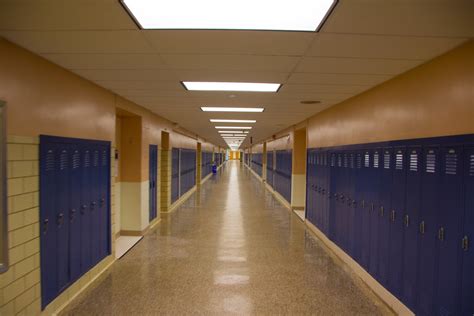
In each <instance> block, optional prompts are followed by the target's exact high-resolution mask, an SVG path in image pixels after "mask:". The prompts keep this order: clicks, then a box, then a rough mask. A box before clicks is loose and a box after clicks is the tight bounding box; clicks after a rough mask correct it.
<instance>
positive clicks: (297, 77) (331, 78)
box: [287, 72, 392, 86]
mask: <svg viewBox="0 0 474 316" xmlns="http://www.w3.org/2000/svg"><path fill="white" fill-rule="evenodd" d="M391 77H392V76H391V75H377V74H323V73H302V72H296V73H293V74H291V76H290V78H289V79H288V81H287V83H288V84H332V85H364V86H372V85H376V84H379V83H381V82H383V81H386V80H388V79H390V78H391Z"/></svg>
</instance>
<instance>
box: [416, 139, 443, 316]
mask: <svg viewBox="0 0 474 316" xmlns="http://www.w3.org/2000/svg"><path fill="white" fill-rule="evenodd" d="M421 181H422V184H421V216H420V219H421V222H420V234H421V235H420V239H419V240H420V246H419V261H418V285H419V288H418V302H417V308H416V313H417V314H419V315H432V314H433V304H434V302H433V299H434V296H435V286H436V281H435V270H436V266H437V265H436V262H437V260H438V258H437V252H436V243H437V242H436V240H437V238H438V227H437V218H436V215H437V214H438V205H439V196H440V193H441V192H440V190H439V189H440V155H439V148H438V147H434V146H433V147H425V148H423V175H422V180H421Z"/></svg>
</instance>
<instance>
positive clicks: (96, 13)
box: [0, 0, 137, 31]
mask: <svg viewBox="0 0 474 316" xmlns="http://www.w3.org/2000/svg"><path fill="white" fill-rule="evenodd" d="M1 7H2V9H1V10H0V30H37V31H39V30H79V29H81V30H117V29H131V30H135V29H137V27H136V25H135V23H134V22H133V21H132V20H131V19H130V17H129V16H128V14H127V13H126V12H125V11H124V9H123V8H122V6H121V5H120V3H119V1H118V0H100V1H97V0H80V1H64V0H2V1H1Z"/></svg>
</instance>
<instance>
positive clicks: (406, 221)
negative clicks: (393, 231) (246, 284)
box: [405, 215, 410, 227]
mask: <svg viewBox="0 0 474 316" xmlns="http://www.w3.org/2000/svg"><path fill="white" fill-rule="evenodd" d="M408 225H410V217H408V215H405V226H406V227H408Z"/></svg>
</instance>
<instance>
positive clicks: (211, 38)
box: [143, 30, 314, 56]
mask: <svg viewBox="0 0 474 316" xmlns="http://www.w3.org/2000/svg"><path fill="white" fill-rule="evenodd" d="M143 32H144V34H145V36H146V37H147V38H148V39H149V40H150V41H151V43H152V45H153V46H154V47H155V48H156V49H157V50H158V52H160V53H163V54H169V53H171V54H173V53H187V54H189V53H198V54H234V55H235V54H256V55H287V56H302V55H303V54H304V53H305V52H306V50H307V49H308V47H309V45H310V43H311V41H312V40H313V38H314V33H311V32H264V31H263V32H262V31H210V30H208V31H177V30H167V31H143Z"/></svg>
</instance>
